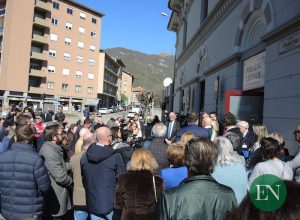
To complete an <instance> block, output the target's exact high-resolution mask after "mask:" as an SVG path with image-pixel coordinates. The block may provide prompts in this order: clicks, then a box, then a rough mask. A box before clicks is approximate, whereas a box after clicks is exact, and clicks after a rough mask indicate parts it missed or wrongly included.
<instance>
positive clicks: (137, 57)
mask: <svg viewBox="0 0 300 220" xmlns="http://www.w3.org/2000/svg"><path fill="white" fill-rule="evenodd" d="M104 51H105V52H106V53H107V54H108V55H109V56H111V57H115V58H118V59H121V60H122V61H123V63H124V64H125V65H126V68H125V71H127V72H129V73H130V74H132V75H133V76H134V77H135V79H134V82H133V87H138V86H141V87H143V88H145V89H146V90H150V91H151V90H162V89H163V80H164V79H165V78H166V77H170V78H172V79H173V75H174V59H175V56H174V54H167V53H160V54H145V53H142V52H139V51H134V50H130V49H126V48H121V47H117V48H109V49H106V50H104Z"/></svg>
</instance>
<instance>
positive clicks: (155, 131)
mask: <svg viewBox="0 0 300 220" xmlns="http://www.w3.org/2000/svg"><path fill="white" fill-rule="evenodd" d="M166 134H167V126H166V125H164V124H163V123H156V124H155V125H154V126H153V128H152V136H153V137H164V136H166Z"/></svg>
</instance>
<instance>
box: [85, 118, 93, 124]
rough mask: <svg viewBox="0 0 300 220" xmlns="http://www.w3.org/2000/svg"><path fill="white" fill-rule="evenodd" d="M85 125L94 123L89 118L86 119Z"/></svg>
mask: <svg viewBox="0 0 300 220" xmlns="http://www.w3.org/2000/svg"><path fill="white" fill-rule="evenodd" d="M83 124H85V125H86V124H93V121H92V120H91V119H89V118H86V119H84V122H83Z"/></svg>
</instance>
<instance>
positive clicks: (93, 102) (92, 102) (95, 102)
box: [84, 99, 99, 106]
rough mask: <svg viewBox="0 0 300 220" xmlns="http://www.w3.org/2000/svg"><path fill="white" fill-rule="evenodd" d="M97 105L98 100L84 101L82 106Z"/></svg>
mask: <svg viewBox="0 0 300 220" xmlns="http://www.w3.org/2000/svg"><path fill="white" fill-rule="evenodd" d="M98 103H99V100H98V99H86V100H85V103H84V104H85V105H92V106H95V105H98Z"/></svg>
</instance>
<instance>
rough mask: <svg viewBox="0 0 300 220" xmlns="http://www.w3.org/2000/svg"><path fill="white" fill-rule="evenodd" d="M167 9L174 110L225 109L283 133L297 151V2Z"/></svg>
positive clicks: (191, 4)
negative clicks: (172, 53)
mask: <svg viewBox="0 0 300 220" xmlns="http://www.w3.org/2000/svg"><path fill="white" fill-rule="evenodd" d="M169 8H170V9H171V10H172V15H171V17H170V20H169V24H168V29H169V30H170V31H174V32H175V33H176V36H177V40H176V60H175V77H174V83H173V85H172V86H174V94H173V95H172V97H173V98H174V99H173V101H174V104H173V109H172V110H173V111H175V112H185V113H187V112H200V111H206V112H210V111H217V112H218V113H219V114H222V113H224V112H228V111H230V112H232V113H234V114H235V115H237V116H238V118H239V119H241V120H247V121H249V122H260V123H264V124H266V125H267V127H268V130H269V132H274V131H277V132H279V133H281V134H282V135H283V136H284V137H285V142H286V146H289V147H290V148H289V150H290V152H291V153H292V154H293V153H295V152H298V145H297V144H296V143H295V141H294V135H293V131H294V129H295V127H296V125H297V124H299V119H300V115H299V111H298V110H297V109H299V108H300V93H299V91H300V90H299V83H300V72H299V69H300V62H299V60H300V43H299V42H300V1H297V0H290V1H285V0H170V1H169ZM293 146H294V147H293Z"/></svg>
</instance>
